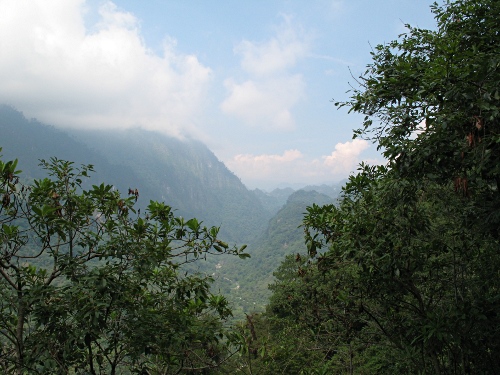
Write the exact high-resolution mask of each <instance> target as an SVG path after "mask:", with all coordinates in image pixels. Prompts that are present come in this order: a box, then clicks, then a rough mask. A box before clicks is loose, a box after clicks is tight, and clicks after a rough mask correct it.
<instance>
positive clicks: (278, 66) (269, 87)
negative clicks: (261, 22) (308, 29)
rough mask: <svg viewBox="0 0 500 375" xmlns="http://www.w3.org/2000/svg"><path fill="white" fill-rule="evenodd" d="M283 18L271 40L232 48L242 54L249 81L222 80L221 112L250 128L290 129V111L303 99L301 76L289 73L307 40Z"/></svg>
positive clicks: (292, 121)
mask: <svg viewBox="0 0 500 375" xmlns="http://www.w3.org/2000/svg"><path fill="white" fill-rule="evenodd" d="M283 19H284V22H283V24H281V25H280V26H279V27H278V28H277V29H276V35H275V36H274V37H272V38H270V39H269V40H267V41H265V42H251V41H248V40H244V41H242V42H241V43H240V44H239V45H238V46H237V47H236V48H235V49H234V51H235V53H236V54H240V55H242V60H241V68H242V69H243V71H244V72H245V73H246V74H247V75H248V79H247V80H244V81H243V82H236V80H235V79H234V78H228V79H226V80H225V81H224V85H225V87H226V89H227V91H228V97H227V98H226V99H225V100H224V101H223V102H222V104H221V110H222V111H223V112H224V113H226V114H228V115H232V116H234V117H236V118H238V119H240V120H242V121H244V122H245V123H246V124H248V125H251V126H258V127H263V128H273V129H279V130H290V129H293V128H294V126H295V122H294V119H293V114H292V109H293V107H294V106H295V105H296V104H297V102H298V101H299V100H300V99H301V98H303V96H304V89H305V84H304V80H303V78H302V75H300V74H296V73H292V72H290V71H289V70H290V68H292V67H294V66H295V65H296V63H297V62H298V61H299V60H300V59H303V58H305V57H306V55H307V53H308V51H309V37H308V36H307V35H305V33H304V32H303V30H302V29H301V28H300V27H298V26H295V25H293V24H292V20H291V18H290V17H288V16H283Z"/></svg>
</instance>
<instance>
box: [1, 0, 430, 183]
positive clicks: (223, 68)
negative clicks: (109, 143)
mask: <svg viewBox="0 0 500 375" xmlns="http://www.w3.org/2000/svg"><path fill="white" fill-rule="evenodd" d="M431 2H432V1H427V0H350V1H348V0H329V1H327V0H311V1H307V2H306V1H298V0H295V1H292V0H275V1H271V0H266V1H264V0H252V1H235V0H233V1H230V0H224V1H222V0H210V1H209V0H205V1H201V0H197V1H194V0H191V1H189V0H183V1H181V0H177V1H166V0H148V1H137V0H115V1H113V2H111V1H102V0H88V1H85V0H0V51H2V53H1V57H0V82H2V84H1V85H0V102H1V103H5V104H10V105H13V106H14V107H16V108H17V109H19V110H21V111H23V112H24V113H25V115H26V116H27V117H36V118H38V119H39V120H41V121H44V122H47V123H50V124H53V125H56V126H59V127H77V128H130V127H143V128H145V129H149V130H155V131H161V132H163V133H166V134H169V135H173V136H176V137H181V138H182V137H193V138H196V139H199V140H201V141H203V142H204V143H205V144H207V146H208V147H209V148H210V149H211V150H212V151H213V152H214V153H215V154H216V155H217V157H218V158H219V159H220V160H222V161H223V162H224V163H225V164H226V165H227V166H228V167H229V169H231V170H232V171H233V172H234V173H235V174H236V175H238V176H239V177H240V178H241V179H242V181H243V182H244V183H245V184H246V185H247V186H248V187H250V188H254V187H260V188H265V189H271V188H273V187H276V186H285V185H287V184H302V185H306V184H318V183H331V182H335V181H338V180H340V179H342V178H345V177H346V176H347V175H348V173H349V172H350V171H354V170H355V169H356V165H357V164H358V163H359V162H360V161H362V160H366V161H368V162H381V161H382V159H381V157H380V156H379V155H378V153H377V152H376V150H375V146H374V145H371V144H370V143H368V142H365V141H362V140H352V130H353V129H354V128H357V127H358V126H359V124H360V117H359V116H356V115H347V113H346V110H337V109H335V107H334V106H333V104H332V102H331V99H335V100H345V99H347V98H348V94H346V91H347V90H348V89H349V84H350V83H354V79H353V78H352V77H351V75H350V71H351V72H352V73H353V75H354V76H356V77H357V76H359V75H360V74H361V73H362V72H363V71H364V70H365V67H366V65H367V64H368V63H369V62H370V50H371V47H370V46H376V45H377V44H380V43H385V42H390V41H391V40H393V39H395V38H397V36H398V35H399V34H401V33H403V32H404V31H405V28H404V24H405V23H409V24H411V25H418V26H420V27H423V28H434V27H435V26H434V25H435V22H434V19H433V16H432V14H431V12H430V8H429V6H430V4H431Z"/></svg>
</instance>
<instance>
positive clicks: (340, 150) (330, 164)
mask: <svg viewBox="0 0 500 375" xmlns="http://www.w3.org/2000/svg"><path fill="white" fill-rule="evenodd" d="M368 147H369V143H368V141H366V140H364V139H354V140H352V141H351V142H345V143H340V142H339V143H337V144H336V145H335V151H333V152H332V153H331V154H330V155H328V156H324V157H323V165H324V166H325V167H326V168H328V169H329V170H330V171H331V172H333V173H346V172H347V173H348V172H350V170H351V169H352V168H353V167H354V166H356V165H357V164H358V163H359V160H358V157H359V155H360V154H361V152H363V151H364V150H366V149H367V148H368Z"/></svg>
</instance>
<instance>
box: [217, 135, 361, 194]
mask: <svg viewBox="0 0 500 375" xmlns="http://www.w3.org/2000/svg"><path fill="white" fill-rule="evenodd" d="M368 147H369V143H368V141H366V140H361V139H355V140H353V141H350V142H345V143H337V144H336V145H335V148H334V151H333V152H332V153H331V154H330V155H326V156H323V157H322V158H320V159H312V158H307V157H306V156H305V155H303V154H302V153H301V152H300V151H299V150H296V149H293V150H287V151H285V152H284V153H283V154H282V155H269V154H263V155H251V154H244V155H243V154H240V155H236V156H234V157H233V158H232V159H231V160H228V161H226V165H227V166H228V167H229V169H231V170H232V171H234V172H235V173H236V175H238V176H239V177H240V178H241V179H242V180H243V181H244V182H245V183H249V184H250V185H254V184H256V185H258V184H259V183H260V182H263V181H266V182H272V183H276V184H279V183H304V184H308V183H312V184H314V183H322V182H325V181H335V180H340V179H342V178H345V177H347V176H348V175H349V173H351V172H353V171H354V170H355V169H356V166H357V165H358V164H359V163H360V162H361V161H362V156H361V154H362V152H363V151H364V150H366V149H367V148H368Z"/></svg>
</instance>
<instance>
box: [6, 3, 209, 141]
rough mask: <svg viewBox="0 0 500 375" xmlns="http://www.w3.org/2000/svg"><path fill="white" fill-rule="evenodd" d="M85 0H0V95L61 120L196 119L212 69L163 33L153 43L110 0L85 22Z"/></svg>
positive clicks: (120, 123)
mask: <svg viewBox="0 0 500 375" xmlns="http://www.w3.org/2000/svg"><path fill="white" fill-rule="evenodd" d="M85 6H86V4H85V1H84V0H64V1H58V0H30V1H28V0H0V14H1V16H0V17H1V20H2V21H1V22H0V50H1V51H2V58H1V59H0V81H1V82H2V84H1V85H0V102H2V103H7V104H11V105H13V106H15V107H17V108H19V109H21V110H23V112H25V114H26V115H28V116H33V117H37V118H38V119H40V120H42V121H46V122H49V123H52V124H55V125H59V126H75V127H101V128H103V127H132V126H143V127H145V128H147V129H152V130H160V131H164V132H167V133H169V134H171V135H181V134H182V133H185V132H189V130H190V129H192V128H193V127H194V126H195V123H196V121H195V118H196V116H197V114H199V113H200V108H201V107H202V103H203V100H202V99H203V96H204V93H205V91H206V89H207V86H208V83H209V82H210V80H211V76H212V73H211V70H210V69H209V68H207V67H205V66H203V65H202V64H201V63H200V62H199V61H198V59H197V58H196V56H194V55H188V54H182V53H179V52H177V51H176V48H175V41H173V40H169V39H166V40H165V44H164V51H163V54H162V56H158V55H156V54H154V53H153V52H152V51H151V50H149V49H148V48H147V47H146V46H145V43H144V41H143V39H142V37H141V34H140V27H139V22H138V20H137V19H136V18H135V16H134V15H132V14H131V13H127V12H124V11H121V10H119V9H118V8H117V7H116V6H115V5H114V4H113V3H112V2H107V3H105V4H104V5H102V6H101V7H100V8H99V16H100V19H99V21H98V22H97V24H95V25H92V27H91V30H92V31H90V30H88V29H87V28H86V27H85V22H84V15H85V11H86V9H85Z"/></svg>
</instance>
